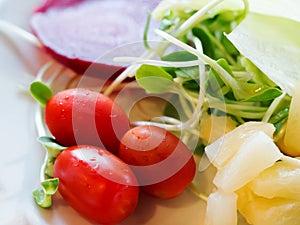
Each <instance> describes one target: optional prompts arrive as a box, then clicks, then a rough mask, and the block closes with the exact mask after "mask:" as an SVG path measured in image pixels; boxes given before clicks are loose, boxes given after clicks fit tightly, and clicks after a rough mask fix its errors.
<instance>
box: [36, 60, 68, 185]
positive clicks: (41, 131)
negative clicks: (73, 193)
mask: <svg viewBox="0 0 300 225" xmlns="http://www.w3.org/2000/svg"><path fill="white" fill-rule="evenodd" d="M51 66H53V62H52V61H51V62H48V63H47V64H45V65H44V66H43V67H42V68H41V69H40V70H39V72H38V74H37V77H36V79H35V80H36V81H43V78H44V76H45V74H46V72H47V71H48V70H49V69H50V68H51ZM63 70H64V68H61V69H60V70H59V71H58V72H56V73H55V74H54V75H53V76H51V79H49V80H48V81H47V83H46V84H47V85H48V86H51V85H52V83H53V82H54V80H55V79H56V78H57V77H58V76H59V75H60V74H61V73H62V71H63ZM35 126H36V129H37V133H38V136H39V137H41V136H46V135H47V128H46V127H45V124H44V119H43V107H42V106H41V105H39V104H37V107H36V111H35ZM48 157H49V153H48V151H46V154H45V157H44V161H43V164H42V166H41V170H40V181H44V180H45V179H46V176H45V168H46V165H47V160H48Z"/></svg>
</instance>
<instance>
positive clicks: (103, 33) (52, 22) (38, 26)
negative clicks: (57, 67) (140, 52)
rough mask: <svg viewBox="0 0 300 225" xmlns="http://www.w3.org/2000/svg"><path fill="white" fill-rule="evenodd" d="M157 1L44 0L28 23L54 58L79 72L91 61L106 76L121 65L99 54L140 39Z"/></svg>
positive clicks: (122, 67)
mask: <svg viewBox="0 0 300 225" xmlns="http://www.w3.org/2000/svg"><path fill="white" fill-rule="evenodd" d="M158 2H159V0H151V1H150V0H130V1H128V0H46V1H45V2H44V3H43V4H42V5H41V6H40V7H38V8H37V9H36V10H35V12H34V14H33V15H32V17H31V27H32V30H33V33H34V34H35V35H36V36H37V37H38V39H39V40H40V41H41V43H42V44H43V46H44V47H45V49H46V51H47V52H48V53H50V54H51V55H52V57H53V58H54V59H56V60H57V61H59V62H61V63H62V64H64V65H65V66H67V67H69V68H70V69H72V70H74V71H75V72H77V73H80V74H83V73H86V70H87V69H88V67H89V66H90V65H91V64H93V69H92V70H90V71H92V72H91V73H94V74H93V75H98V76H101V77H105V78H108V77H111V76H112V74H115V73H119V72H120V71H122V70H123V69H124V66H121V65H114V64H113V63H112V61H110V62H109V63H108V62H107V61H101V57H102V56H103V55H105V54H106V53H108V52H110V51H112V50H113V49H115V48H117V47H119V46H122V45H125V44H130V43H134V42H142V40H143V32H144V27H145V24H146V20H147V14H148V12H149V11H150V10H152V9H153V8H154V7H155V6H156V5H157V4H158ZM127 50H128V49H127ZM124 55H128V54H126V52H124Z"/></svg>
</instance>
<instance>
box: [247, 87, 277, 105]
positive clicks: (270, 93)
mask: <svg viewBox="0 0 300 225" xmlns="http://www.w3.org/2000/svg"><path fill="white" fill-rule="evenodd" d="M281 94H282V91H280V90H279V89H278V88H267V89H265V90H262V91H258V92H257V94H256V95H253V96H251V97H250V98H248V99H246V100H245V101H246V102H263V101H269V100H273V99H275V98H277V97H279V96H280V95H281Z"/></svg>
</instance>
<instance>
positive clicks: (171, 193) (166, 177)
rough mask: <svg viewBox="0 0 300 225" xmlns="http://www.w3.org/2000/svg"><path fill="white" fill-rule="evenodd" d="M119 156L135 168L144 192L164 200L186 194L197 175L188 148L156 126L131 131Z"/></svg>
mask: <svg viewBox="0 0 300 225" xmlns="http://www.w3.org/2000/svg"><path fill="white" fill-rule="evenodd" d="M119 156H120V158H121V159H122V160H123V161H124V162H126V163H128V164H130V165H133V166H132V169H133V171H134V173H135V174H136V176H137V178H138V180H139V183H140V185H143V187H142V189H143V190H144V191H145V192H146V193H148V194H150V195H153V196H155V197H158V198H162V199H167V198H173V197H175V196H177V195H179V194H180V193H182V191H183V190H184V189H185V188H186V187H187V186H188V185H189V184H190V182H191V181H192V180H193V178H194V176H195V172H196V164H195V160H194V158H193V155H192V153H191V151H190V150H189V149H188V148H187V146H186V145H185V144H184V143H183V142H182V141H181V140H180V139H179V138H177V137H176V136H175V135H173V134H172V133H170V132H168V131H166V130H165V129H162V128H159V127H156V126H139V127H135V128H133V129H131V130H129V131H128V132H127V133H126V134H125V135H124V136H123V138H122V140H121V144H120V149H119Z"/></svg>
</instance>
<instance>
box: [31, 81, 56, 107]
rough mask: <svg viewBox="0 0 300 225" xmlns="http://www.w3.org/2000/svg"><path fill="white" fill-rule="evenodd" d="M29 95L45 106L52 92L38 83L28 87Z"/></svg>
mask: <svg viewBox="0 0 300 225" xmlns="http://www.w3.org/2000/svg"><path fill="white" fill-rule="evenodd" d="M30 93H31V95H32V96H33V97H34V98H35V99H36V100H37V101H38V102H39V103H40V104H41V105H42V106H45V105H46V104H47V102H48V101H49V99H50V98H51V97H52V95H53V93H52V90H51V89H50V88H49V87H48V86H47V85H46V84H44V83H43V82H40V81H35V82H33V83H32V84H31V85H30Z"/></svg>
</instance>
